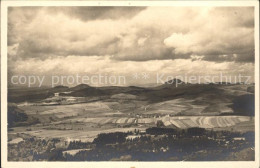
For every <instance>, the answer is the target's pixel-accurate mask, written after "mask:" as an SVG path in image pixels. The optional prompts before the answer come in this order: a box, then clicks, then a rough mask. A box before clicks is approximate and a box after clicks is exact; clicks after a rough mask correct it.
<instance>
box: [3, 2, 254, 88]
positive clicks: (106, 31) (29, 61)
mask: <svg viewBox="0 0 260 168" xmlns="http://www.w3.org/2000/svg"><path fill="white" fill-rule="evenodd" d="M8 70H9V77H10V76H12V75H22V74H24V75H44V76H51V75H75V74H81V75H85V74H87V75H93V74H98V73H101V74H108V75H111V74H113V75H114V74H116V75H117V74H119V75H125V76H126V77H127V78H129V80H128V81H127V82H128V83H127V84H136V85H138V84H143V83H155V82H156V81H155V76H156V74H157V73H163V74H166V76H167V75H173V76H174V75H184V74H185V75H215V74H218V73H220V72H222V73H224V74H228V75H238V74H239V73H240V74H243V75H251V76H254V9H253V7H215V8H212V7H11V8H8ZM135 73H140V74H141V73H148V74H149V79H147V80H134V79H131V77H132V76H133V74H135ZM252 80H253V79H252Z"/></svg>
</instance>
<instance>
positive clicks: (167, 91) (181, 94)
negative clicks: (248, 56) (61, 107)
mask: <svg viewBox="0 0 260 168" xmlns="http://www.w3.org/2000/svg"><path fill="white" fill-rule="evenodd" d="M176 83H177V85H176ZM54 93H62V94H60V95H62V96H73V97H100V99H102V100H108V99H110V98H111V97H112V96H113V95H120V96H122V95H121V94H126V95H133V96H129V97H136V99H137V100H142V101H146V102H148V103H158V102H163V101H168V100H173V99H179V98H183V99H188V100H193V101H194V103H196V104H209V105H211V104H218V103H220V104H221V103H230V105H228V106H229V107H230V108H232V109H235V111H236V112H237V113H239V114H241V115H254V85H253V84H252V85H239V84H216V83H215V84H190V83H184V82H182V81H181V80H179V79H173V80H170V81H167V82H165V83H164V84H162V85H160V86H155V87H137V86H127V87H120V86H105V87H92V86H89V85H86V84H80V85H77V86H75V87H67V86H56V87H54V88H19V89H15V88H10V89H8V101H9V102H14V103H19V102H24V101H31V102H36V101H40V100H43V99H46V98H48V97H52V96H54ZM120 96H117V97H120ZM114 97H115V96H114ZM212 107H214V106H212ZM208 110H212V109H208Z"/></svg>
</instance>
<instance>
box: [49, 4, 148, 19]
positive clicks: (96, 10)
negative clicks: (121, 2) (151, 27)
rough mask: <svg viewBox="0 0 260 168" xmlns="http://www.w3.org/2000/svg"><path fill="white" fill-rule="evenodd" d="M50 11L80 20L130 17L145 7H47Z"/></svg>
mask: <svg viewBox="0 0 260 168" xmlns="http://www.w3.org/2000/svg"><path fill="white" fill-rule="evenodd" d="M47 9H48V10H49V11H50V12H51V13H64V14H66V15H68V16H70V17H73V18H78V19H81V20H82V21H89V20H96V19H122V18H129V19H130V18H132V17H134V16H135V15H136V14H138V13H139V12H141V11H142V10H144V9H145V7H109V6H102V7H82V6H80V7H47Z"/></svg>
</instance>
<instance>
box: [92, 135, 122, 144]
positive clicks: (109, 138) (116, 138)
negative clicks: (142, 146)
mask: <svg viewBox="0 0 260 168" xmlns="http://www.w3.org/2000/svg"><path fill="white" fill-rule="evenodd" d="M126 136H127V133H123V132H114V133H102V134H99V135H98V137H97V138H95V139H94V141H93V143H94V144H96V146H97V147H100V146H101V147H102V146H104V145H106V144H116V143H123V142H125V140H126Z"/></svg>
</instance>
